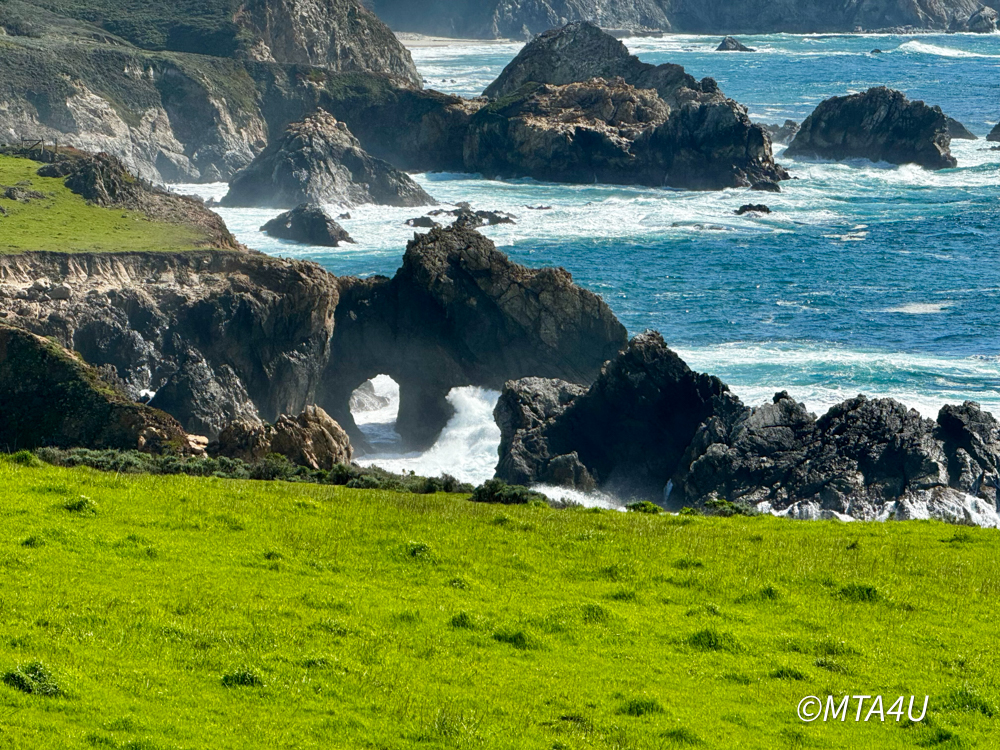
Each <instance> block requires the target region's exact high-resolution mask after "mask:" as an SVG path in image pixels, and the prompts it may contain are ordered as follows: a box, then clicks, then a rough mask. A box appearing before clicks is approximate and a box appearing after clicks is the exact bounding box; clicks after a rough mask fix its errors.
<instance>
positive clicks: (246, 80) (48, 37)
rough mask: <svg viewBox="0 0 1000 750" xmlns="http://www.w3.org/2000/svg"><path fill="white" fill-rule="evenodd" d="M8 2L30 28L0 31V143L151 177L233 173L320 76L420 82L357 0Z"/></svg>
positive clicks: (302, 104)
mask: <svg viewBox="0 0 1000 750" xmlns="http://www.w3.org/2000/svg"><path fill="white" fill-rule="evenodd" d="M17 5H18V7H20V8H21V9H22V11H23V13H24V14H26V15H27V16H28V17H30V18H31V19H32V23H33V25H34V26H35V27H36V29H37V34H36V36H37V38H34V37H24V36H14V35H7V36H4V37H3V38H4V44H3V48H2V49H0V103H2V105H3V106H2V107H0V133H2V134H3V140H5V141H8V142H16V141H17V140H19V139H20V138H28V139H32V140H35V139H43V140H45V141H46V142H47V143H50V144H51V143H53V142H54V141H58V142H59V143H60V144H63V145H73V146H76V147H78V148H81V149H83V150H85V151H89V152H94V153H96V152H100V151H105V152H108V153H110V154H113V155H115V156H117V157H119V158H120V159H122V161H124V162H125V164H126V166H127V167H128V168H129V170H130V171H133V172H137V173H138V174H140V175H141V176H142V177H144V178H147V179H150V180H157V181H159V180H166V181H185V182H192V181H201V182H216V181H224V180H228V179H229V178H230V177H232V175H233V174H234V173H235V172H236V171H238V170H239V169H241V168H242V167H245V166H246V165H247V164H249V163H250V161H251V160H252V159H253V157H254V156H255V155H256V154H257V153H258V152H259V151H260V150H261V149H262V148H263V147H264V146H265V145H266V142H267V140H268V134H269V133H280V132H281V130H282V129H283V128H284V126H285V125H287V124H288V122H290V121H292V120H293V119H296V118H299V119H301V117H304V116H305V115H306V114H308V113H309V111H311V110H310V109H309V108H308V107H309V106H312V107H315V101H314V100H315V98H316V96H317V90H318V89H322V88H323V87H324V83H325V82H326V81H334V80H337V79H339V78H341V77H343V76H356V75H360V76H365V75H373V76H376V77H379V78H380V79H384V80H385V81H386V82H387V83H388V84H390V85H392V86H394V87H401V88H406V89H412V90H418V89H419V87H420V85H421V83H420V77H419V75H418V74H417V72H416V68H415V67H414V65H413V61H412V59H411V58H410V54H409V52H408V51H407V50H406V49H405V48H404V47H403V46H402V45H401V44H400V43H399V42H398V41H397V40H396V38H395V36H394V35H393V34H392V33H391V32H390V31H389V30H388V28H387V27H386V26H385V25H384V24H382V23H381V22H380V21H379V20H378V19H377V18H376V17H375V16H374V15H373V14H372V13H371V12H369V11H368V10H366V9H365V8H364V7H363V6H362V4H361V3H360V2H358V0H319V1H318V2H310V3H306V2H301V1H300V0H280V2H277V3H275V2H264V1H263V0H253V2H249V3H246V4H244V5H243V6H240V7H237V6H236V5H234V4H231V3H229V0H208V2H205V3H197V4H191V3H186V4H180V5H178V4H175V3H174V4H171V3H152V4H150V3H145V2H139V0H124V5H125V6H126V7H125V14H124V15H123V13H122V10H123V8H122V5H123V3H122V2H117V1H116V2H112V1H111V0H94V1H93V2H88V3H59V4H58V7H55V6H53V5H52V4H51V3H40V4H38V5H36V4H35V3H33V2H32V0H19V2H18V3H17ZM41 5H44V6H45V7H44V8H43V7H40V6H41ZM130 5H131V6H133V7H131V8H129V7H128V6H130ZM5 7H6V6H5ZM268 61H270V62H268ZM274 80H282V81H284V83H283V84H282V86H281V96H280V101H277V102H275V101H274V98H275V97H274V96H273V93H274V90H273V89H272V90H271V92H270V93H271V94H272V96H271V97H270V99H271V100H270V101H268V102H266V103H265V102H263V101H262V98H261V91H262V90H264V89H265V88H268V87H269V86H270V82H271V81H274Z"/></svg>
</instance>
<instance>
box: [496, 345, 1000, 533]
mask: <svg viewBox="0 0 1000 750" xmlns="http://www.w3.org/2000/svg"><path fill="white" fill-rule="evenodd" d="M495 417H496V420H497V424H498V425H499V426H500V428H501V435H502V437H501V449H500V462H499V464H498V466H497V476H498V477H499V478H500V479H505V480H506V481H516V482H518V483H521V484H526V485H531V484H535V483H555V484H561V485H565V486H570V487H579V488H586V487H588V486H591V485H596V486H597V487H598V488H600V489H602V490H608V491H612V492H615V493H616V494H618V495H619V497H622V498H625V499H627V498H630V497H639V498H646V499H652V500H654V501H657V502H660V503H661V504H664V505H666V507H667V508H668V509H671V510H680V509H681V508H682V507H685V506H690V507H702V506H706V505H708V506H709V507H710V506H711V505H712V504H717V503H718V502H719V501H726V502H729V503H733V504H735V505H737V506H741V507H743V508H744V509H747V510H758V511H764V512H772V513H776V514H780V515H785V516H788V517H792V518H842V519H847V520H850V519H852V518H859V519H866V520H873V519H882V520H885V519H889V518H899V519H903V518H927V517H932V518H940V519H943V520H947V521H951V522H956V523H985V524H987V525H996V524H997V523H998V522H1000V515H998V507H997V502H998V491H1000V423H998V422H997V420H996V419H994V418H993V417H992V416H991V415H990V414H987V413H985V412H983V411H982V410H981V409H980V408H979V406H978V405H977V404H975V403H972V402H966V403H964V404H962V405H961V406H945V407H944V408H942V409H941V411H940V413H939V414H938V417H937V420H936V421H935V420H930V419H924V418H922V417H921V416H920V415H919V414H918V413H917V412H915V411H913V410H910V409H907V408H906V407H905V406H903V405H902V404H900V403H898V402H896V401H893V400H891V399H874V400H871V399H867V398H865V397H864V396H859V397H857V398H854V399H850V400H849V401H845V402H844V403H842V404H838V405H837V406H835V407H833V408H832V409H830V411H829V412H827V413H826V414H825V415H823V416H822V417H819V418H817V417H816V416H815V415H814V414H811V413H809V412H808V411H807V410H806V408H805V407H804V406H803V405H802V404H800V403H797V402H796V401H795V400H794V399H792V398H791V397H790V396H789V395H788V394H787V393H779V394H777V395H776V396H775V397H774V399H773V401H772V403H769V404H766V405H764V406H760V407H757V408H748V407H746V406H744V404H743V403H742V402H741V401H740V400H739V399H738V398H736V397H735V396H734V395H733V394H731V393H730V392H729V391H728V389H727V388H726V386H725V385H724V384H723V383H721V382H720V381H719V380H717V379H716V378H711V377H709V376H707V375H700V374H698V373H693V372H691V371H690V370H689V369H688V368H687V366H686V365H684V363H683V362H681V361H680V359H679V358H677V356H676V355H675V354H674V353H673V352H671V351H670V350H669V349H667V348H666V345H665V344H664V343H663V340H662V339H661V338H660V337H659V335H658V334H653V333H647V334H643V335H642V336H639V337H637V338H636V339H634V340H633V341H632V342H631V344H630V345H629V348H628V350H626V351H625V352H623V353H622V354H621V355H620V356H619V357H618V358H617V359H616V360H614V361H612V362H611V363H609V364H608V365H607V366H606V367H605V368H604V371H603V372H602V374H601V376H600V377H599V378H598V379H597V381H595V383H594V384H593V385H592V386H591V387H590V388H589V389H587V390H586V392H581V389H578V388H577V389H567V388H565V384H563V383H560V382H558V381H553V380H540V379H534V380H530V379H529V380H521V381H516V382H510V383H507V384H506V386H505V388H504V392H503V394H502V395H501V397H500V401H499V403H498V406H497V409H496V411H495Z"/></svg>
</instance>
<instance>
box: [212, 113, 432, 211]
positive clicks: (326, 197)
mask: <svg viewBox="0 0 1000 750" xmlns="http://www.w3.org/2000/svg"><path fill="white" fill-rule="evenodd" d="M301 203H336V204H339V205H341V206H357V205H361V204H365V203H378V204H381V205H386V206H425V205H428V204H432V203H434V199H433V198H431V197H430V196H429V195H427V193H425V192H424V190H423V189H422V188H421V187H420V186H419V185H417V184H416V183H415V182H414V181H413V180H412V179H410V177H409V176H408V175H406V174H405V173H404V172H400V171H399V170H398V169H395V168H394V167H393V166H392V165H391V164H389V163H387V162H384V161H382V160H381V159H375V158H374V157H372V156H369V155H368V153H367V152H365V150H364V149H363V148H361V144H360V143H359V142H358V139H357V138H355V137H354V136H353V135H352V134H351V132H350V130H348V129H347V125H346V124H344V123H343V122H340V121H338V120H337V118H335V117H334V116H333V115H331V114H329V113H327V112H324V111H322V110H320V111H317V112H314V113H313V114H312V115H310V116H309V117H307V118H306V119H305V120H303V121H302V122H298V123H293V124H291V125H289V126H288V127H287V128H286V129H285V132H284V133H283V134H282V136H281V137H280V138H278V139H277V140H275V141H273V142H272V143H271V144H269V145H268V147H267V148H266V149H264V151H262V152H261V153H260V155H259V156H257V157H256V158H255V159H254V160H253V162H252V163H251V164H250V165H249V166H248V167H247V168H246V169H243V170H241V171H240V172H238V173H237V174H236V175H235V176H234V177H233V179H232V180H231V181H230V183H229V192H228V193H227V194H226V196H225V197H224V198H223V199H222V205H224V206H253V207H269V208H287V207H289V206H297V205H299V204H301Z"/></svg>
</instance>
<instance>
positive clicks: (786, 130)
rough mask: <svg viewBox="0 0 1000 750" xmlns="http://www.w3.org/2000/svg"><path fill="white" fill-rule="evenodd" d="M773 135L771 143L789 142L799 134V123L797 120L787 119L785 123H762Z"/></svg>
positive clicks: (768, 132)
mask: <svg viewBox="0 0 1000 750" xmlns="http://www.w3.org/2000/svg"><path fill="white" fill-rule="evenodd" d="M761 127H762V128H764V130H766V131H767V134H768V135H769V136H771V143H783V144H786V145H787V144H789V143H791V142H792V140H793V139H794V138H795V136H796V135H798V132H799V124H798V123H797V122H795V120H785V124H784V125H761Z"/></svg>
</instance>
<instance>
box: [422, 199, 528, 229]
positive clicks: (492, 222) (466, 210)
mask: <svg viewBox="0 0 1000 750" xmlns="http://www.w3.org/2000/svg"><path fill="white" fill-rule="evenodd" d="M457 205H458V208H454V209H444V208H439V209H436V210H434V211H431V212H430V213H429V214H427V216H426V217H421V218H420V219H410V220H409V221H407V222H406V223H407V224H409V225H410V226H411V227H436V226H440V225H439V224H438V223H437V222H436V221H434V220H433V219H434V218H442V217H445V216H451V217H453V223H455V224H459V225H461V226H463V227H469V228H471V229H475V228H476V227H495V226H497V225H498V224H515V223H516V222H515V219H517V217H516V216H514V214H509V213H507V212H505V211H477V210H475V209H473V208H472V206H471V205H469V204H468V203H464V202H463V203H459V204H457Z"/></svg>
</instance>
